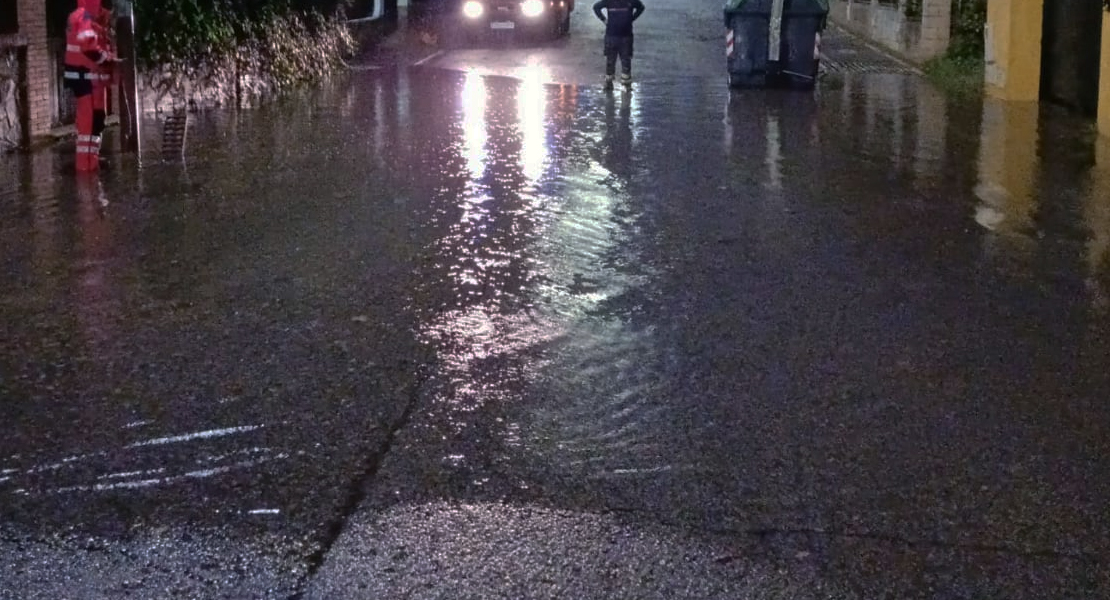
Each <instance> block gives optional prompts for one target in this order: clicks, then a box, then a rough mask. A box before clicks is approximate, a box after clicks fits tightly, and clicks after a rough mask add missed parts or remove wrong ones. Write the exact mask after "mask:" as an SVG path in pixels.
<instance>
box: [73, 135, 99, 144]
mask: <svg viewBox="0 0 1110 600" xmlns="http://www.w3.org/2000/svg"><path fill="white" fill-rule="evenodd" d="M95 137H96V136H94V135H79V136H77V141H78V142H91V141H93V138H95Z"/></svg>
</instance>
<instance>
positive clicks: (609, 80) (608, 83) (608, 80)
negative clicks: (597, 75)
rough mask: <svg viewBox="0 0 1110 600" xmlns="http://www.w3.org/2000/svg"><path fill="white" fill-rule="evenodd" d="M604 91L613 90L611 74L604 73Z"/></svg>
mask: <svg viewBox="0 0 1110 600" xmlns="http://www.w3.org/2000/svg"><path fill="white" fill-rule="evenodd" d="M605 91H606V92H611V91H613V76H612V75H606V76H605Z"/></svg>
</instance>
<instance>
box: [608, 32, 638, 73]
mask: <svg viewBox="0 0 1110 600" xmlns="http://www.w3.org/2000/svg"><path fill="white" fill-rule="evenodd" d="M618 58H620V59H621V73H622V74H624V75H632V36H630V35H629V36H613V35H607V36H605V75H607V76H609V77H612V76H613V73H614V72H616V68H617V59H618Z"/></svg>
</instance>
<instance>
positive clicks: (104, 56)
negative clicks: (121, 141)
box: [63, 0, 115, 171]
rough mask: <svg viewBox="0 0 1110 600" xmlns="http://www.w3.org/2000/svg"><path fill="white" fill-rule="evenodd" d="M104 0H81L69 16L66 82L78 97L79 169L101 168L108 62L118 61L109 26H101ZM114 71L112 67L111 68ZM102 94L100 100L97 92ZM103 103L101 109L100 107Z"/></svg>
mask: <svg viewBox="0 0 1110 600" xmlns="http://www.w3.org/2000/svg"><path fill="white" fill-rule="evenodd" d="M102 18H103V16H102V8H101V6H100V0H77V10H74V11H73V12H72V13H70V14H69V17H68V18H67V20H66V53H65V71H64V75H63V77H64V84H65V86H66V88H68V89H69V90H71V91H72V92H73V97H74V98H75V99H76V101H77V170H78V171H95V170H97V169H98V168H100V134H101V133H102V132H103V131H104V120H105V118H106V116H105V114H104V104H105V102H104V99H103V96H104V94H105V93H106V91H107V81H110V79H111V75H110V74H109V75H107V77H108V79H107V80H105V79H103V78H104V77H105V75H104V69H105V65H110V64H111V63H112V62H114V61H115V56H114V55H113V54H112V51H111V45H110V43H109V40H108V39H107V32H106V30H105V29H104V28H103V27H101V25H100V24H99V20H100V19H102ZM109 73H110V71H109ZM97 95H100V96H101V100H100V102H97V101H96V96H97ZM97 106H99V111H98V110H97Z"/></svg>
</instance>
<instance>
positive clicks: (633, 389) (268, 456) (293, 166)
mask: <svg viewBox="0 0 1110 600" xmlns="http://www.w3.org/2000/svg"><path fill="white" fill-rule="evenodd" d="M1020 111H1021V109H1015V108H1013V107H1007V106H1003V105H995V104H993V103H989V102H988V103H986V104H984V105H983V106H982V107H981V108H980V107H978V106H974V107H970V108H969V107H967V106H955V105H950V104H949V103H947V102H946V100H945V99H944V98H943V97H942V96H941V95H939V94H938V93H937V92H936V91H934V90H933V89H932V88H930V87H929V86H928V85H927V84H925V83H924V82H923V81H921V80H919V79H916V78H913V77H908V76H903V75H869V76H866V77H864V76H856V75H853V74H843V75H838V76H835V77H830V78H828V79H826V81H824V82H823V83H822V85H821V86H820V88H819V90H818V92H816V93H814V94H795V93H778V92H763V91H759V92H734V93H731V94H730V92H729V91H728V90H727V89H726V87H725V85H724V84H723V82H713V83H712V84H710V83H709V82H704V81H698V80H691V81H671V82H668V81H661V82H652V83H650V84H644V85H642V86H641V87H640V88H638V89H637V90H636V91H635V93H633V94H616V95H606V94H603V93H601V92H600V90H594V89H591V88H587V87H580V86H574V85H560V84H551V83H550V82H548V81H545V79H544V77H542V71H540V70H537V71H536V75H535V76H530V75H529V73H528V71H527V70H525V71H524V72H523V76H522V78H521V79H503V78H498V77H486V76H480V75H478V74H477V73H465V72H463V73H456V72H448V71H440V70H435V69H419V68H417V69H411V70H380V71H355V72H352V73H351V75H350V79H349V81H347V82H345V83H343V84H337V85H335V86H333V87H329V88H327V89H324V90H321V91H319V92H316V93H313V94H308V95H305V96H304V97H302V98H299V99H297V100H296V101H288V102H280V103H276V104H274V105H271V106H268V107H265V108H262V109H259V110H255V111H243V112H234V113H230V112H227V113H225V112H211V113H202V114H200V115H197V118H196V119H195V120H194V125H193V129H192V130H191V131H190V134H189V140H190V146H189V147H188V148H187V149H186V156H185V160H184V161H183V163H182V164H179V165H171V164H146V165H145V166H144V167H143V168H142V169H134V168H132V166H131V165H128V164H126V162H124V163H123V164H121V165H118V166H116V167H115V168H113V169H111V170H108V171H105V172H104V173H103V174H102V175H101V176H100V179H99V181H97V182H93V183H88V182H85V183H80V182H75V181H74V180H73V179H72V177H71V176H70V166H71V165H69V164H68V163H67V160H69V157H68V156H66V155H65V154H60V153H57V152H39V153H35V154H33V155H29V156H22V157H8V158H5V159H4V160H3V162H2V163H0V169H3V172H2V175H3V179H2V180H3V182H4V183H3V187H2V188H0V259H2V263H0V264H3V271H2V275H3V278H4V285H3V291H2V292H0V327H2V328H3V331H4V335H3V339H4V351H3V353H2V355H0V397H3V398H4V399H5V401H4V402H3V403H2V404H0V422H2V423H4V429H5V432H4V436H3V437H2V439H0V496H2V498H3V500H2V502H0V503H2V504H3V505H4V506H5V507H7V509H6V510H5V512H4V515H5V518H6V519H8V521H10V522H11V523H13V524H18V525H19V526H20V527H24V528H34V527H39V528H46V529H49V528H51V527H57V526H76V527H77V529H78V530H88V531H92V532H97V533H101V534H104V535H111V534H113V533H117V532H122V531H127V530H129V528H131V527H134V526H136V524H143V523H160V524H169V525H178V524H188V523H203V524H209V525H214V526H216V527H222V526H237V524H243V523H247V524H251V527H256V528H257V529H249V531H252V532H253V531H259V530H266V529H267V528H270V529H272V530H276V531H278V532H290V533H291V537H292V538H293V539H298V538H302V539H304V540H305V541H306V544H307V547H313V544H318V543H320V539H321V538H322V537H325V534H323V533H321V532H322V529H324V527H323V526H322V524H326V523H328V522H329V521H331V520H334V519H335V518H336V517H335V516H336V515H337V514H339V513H342V512H343V511H344V510H347V509H349V508H350V503H351V502H352V491H351V490H352V489H358V488H360V486H361V485H362V483H363V482H364V477H365V474H366V473H367V472H368V471H369V472H371V473H375V472H377V471H376V469H377V468H378V467H377V466H375V465H369V466H368V465H367V463H366V457H367V456H378V455H380V454H381V453H385V452H388V454H387V457H386V459H385V462H384V464H383V465H381V471H380V473H379V475H380V477H379V478H378V479H375V480H372V481H368V482H366V483H367V484H368V485H369V486H370V487H375V486H377V487H379V488H380V494H377V493H375V494H374V495H375V498H376V499H377V501H379V502H380V503H384V504H389V503H391V502H405V503H416V502H418V501H430V500H433V499H442V498H456V499H461V500H505V501H510V502H535V503H540V504H548V505H553V506H557V507H563V508H571V509H580V510H587V511H606V510H621V511H629V512H631V513H633V514H637V515H641V516H643V517H645V518H648V519H656V520H660V521H663V522H668V523H681V524H686V525H690V526H692V527H695V528H698V527H703V528H709V529H712V530H715V531H736V532H744V531H752V530H776V531H787V530H793V531H810V532H829V533H832V534H843V535H849V536H878V537H883V538H884V539H898V540H907V541H908V542H909V543H910V544H917V543H920V544H953V545H968V546H969V547H978V548H998V549H1005V550H1013V551H1016V552H1019V553H1028V554H1030V555H1038V554H1044V553H1052V552H1057V553H1059V556H1061V557H1064V558H1063V559H1061V560H1065V559H1066V560H1077V561H1085V560H1087V559H1088V557H1093V556H1098V555H1105V554H1106V553H1107V552H1108V551H1110V529H1108V528H1107V526H1106V523H1105V514H1104V513H1105V498H1107V497H1110V467H1108V466H1107V463H1106V462H1105V461H1104V460H1101V459H1100V457H1104V456H1106V455H1107V454H1108V452H1110V430H1108V427H1110V418H1108V417H1110V406H1107V405H1106V402H1105V399H1106V398H1108V397H1110V381H1108V377H1110V376H1108V373H1110V344H1108V337H1107V334H1108V333H1110V329H1108V327H1110V315H1108V308H1110V305H1108V296H1107V294H1108V292H1110V145H1108V143H1107V142H1106V140H1095V139H1094V137H1093V136H1086V135H1083V136H1080V137H1076V136H1075V135H1074V134H1073V133H1071V132H1074V131H1076V130H1077V129H1076V126H1075V125H1074V124H1071V123H1068V118H1067V117H1065V116H1060V115H1053V114H1047V115H1045V116H1044V117H1043V118H1042V119H1040V120H1039V123H1040V125H1039V126H1038V119H1037V118H1036V116H1035V115H1027V114H1021V112H1020ZM374 460H375V461H376V460H379V459H374ZM354 498H355V499H356V500H357V498H358V496H357V493H356V494H355V496H354ZM13 526H14V525H13ZM283 539H284V540H285V542H286V543H289V542H288V540H289V539H290V538H283ZM298 543H300V542H298ZM298 547H300V546H298ZM289 554H290V555H294V556H296V553H295V552H292V551H290V553H289ZM1053 556H1055V555H1053ZM1097 585H1101V586H1103V587H1101V588H1099V589H1105V585H1106V584H1105V582H1100V583H1098V584H1097Z"/></svg>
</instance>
